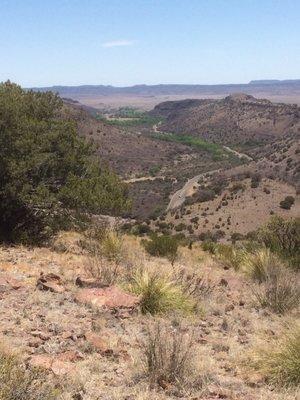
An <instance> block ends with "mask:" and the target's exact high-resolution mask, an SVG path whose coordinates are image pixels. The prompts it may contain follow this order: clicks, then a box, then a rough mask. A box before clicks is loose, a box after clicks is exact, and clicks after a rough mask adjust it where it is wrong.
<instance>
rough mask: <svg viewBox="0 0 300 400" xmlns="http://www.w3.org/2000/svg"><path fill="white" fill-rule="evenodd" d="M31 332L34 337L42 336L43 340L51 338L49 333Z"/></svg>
mask: <svg viewBox="0 0 300 400" xmlns="http://www.w3.org/2000/svg"><path fill="white" fill-rule="evenodd" d="M30 334H31V335H32V336H33V337H36V338H40V339H41V340H43V341H46V340H49V339H50V338H51V336H50V335H49V334H48V333H46V332H42V331H31V332H30Z"/></svg>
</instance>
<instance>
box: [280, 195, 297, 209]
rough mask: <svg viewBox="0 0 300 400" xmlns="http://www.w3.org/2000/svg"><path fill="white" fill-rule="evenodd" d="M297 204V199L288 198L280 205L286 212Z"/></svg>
mask: <svg viewBox="0 0 300 400" xmlns="http://www.w3.org/2000/svg"><path fill="white" fill-rule="evenodd" d="M294 203H295V198H294V197H293V196H286V197H285V198H284V200H282V201H281V202H280V203H279V204H280V207H281V208H283V209H284V210H290V209H291V207H292V205H293V204H294Z"/></svg>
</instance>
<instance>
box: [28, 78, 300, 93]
mask: <svg viewBox="0 0 300 400" xmlns="http://www.w3.org/2000/svg"><path fill="white" fill-rule="evenodd" d="M32 89H33V90H38V91H47V90H51V91H53V92H57V93H59V94H60V96H62V97H77V96H96V95H97V96H110V95H136V96H159V95H185V94H186V95H208V94H211V95H222V94H224V93H225V94H231V93H235V92H246V93H250V94H251V93H257V92H259V91H261V92H270V93H278V91H279V90H280V92H284V93H285V92H287V93H290V92H294V91H297V92H299V91H300V79H295V80H284V81H277V80H258V81H251V82H249V83H246V84H224V85H222V84H221V85H184V84H171V85H168V84H160V85H135V86H127V87H116V86H105V85H82V86H51V87H40V88H38V87H35V88H32Z"/></svg>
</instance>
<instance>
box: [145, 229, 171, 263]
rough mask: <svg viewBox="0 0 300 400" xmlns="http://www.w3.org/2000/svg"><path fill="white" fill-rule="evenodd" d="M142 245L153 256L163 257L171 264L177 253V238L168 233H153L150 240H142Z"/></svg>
mask: <svg viewBox="0 0 300 400" xmlns="http://www.w3.org/2000/svg"><path fill="white" fill-rule="evenodd" d="M142 244H143V246H144V247H145V250H146V251H147V253H149V254H150V255H151V256H155V257H165V258H167V259H168V260H170V261H171V264H172V265H173V264H174V262H175V260H176V258H177V254H178V246H179V240H178V239H177V238H176V237H174V236H170V235H160V236H159V235H156V234H153V235H151V237H150V240H143V241H142Z"/></svg>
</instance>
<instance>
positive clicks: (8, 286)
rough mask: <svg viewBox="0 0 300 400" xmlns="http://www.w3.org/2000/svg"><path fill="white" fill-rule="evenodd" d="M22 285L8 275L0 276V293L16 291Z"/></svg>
mask: <svg viewBox="0 0 300 400" xmlns="http://www.w3.org/2000/svg"><path fill="white" fill-rule="evenodd" d="M22 286H23V285H22V283H21V282H20V281H18V280H17V279H15V278H13V277H11V276H10V275H8V274H4V275H1V276H0V293H3V292H6V291H9V290H18V289H20V288H21V287H22Z"/></svg>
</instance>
